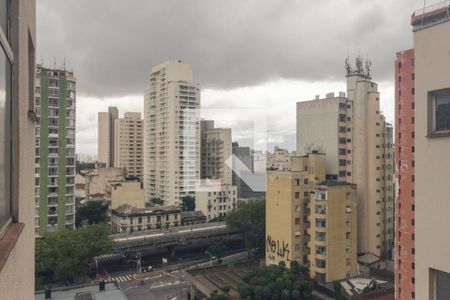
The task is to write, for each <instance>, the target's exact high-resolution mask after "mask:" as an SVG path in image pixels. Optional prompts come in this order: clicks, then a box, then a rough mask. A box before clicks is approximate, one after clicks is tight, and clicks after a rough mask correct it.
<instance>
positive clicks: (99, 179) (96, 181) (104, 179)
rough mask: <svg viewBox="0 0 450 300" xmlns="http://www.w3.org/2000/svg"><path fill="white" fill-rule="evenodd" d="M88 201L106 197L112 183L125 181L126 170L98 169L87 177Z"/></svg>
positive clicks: (87, 174) (90, 172)
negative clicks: (108, 186)
mask: <svg viewBox="0 0 450 300" xmlns="http://www.w3.org/2000/svg"><path fill="white" fill-rule="evenodd" d="M85 178H86V183H85V188H86V200H89V199H91V198H98V197H104V196H105V194H106V187H107V185H108V184H109V183H110V182H118V181H124V180H125V174H124V170H123V169H120V168H98V169H94V170H91V171H89V172H88V173H86V175H85Z"/></svg>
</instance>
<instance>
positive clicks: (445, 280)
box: [430, 269, 450, 300]
mask: <svg viewBox="0 0 450 300" xmlns="http://www.w3.org/2000/svg"><path fill="white" fill-rule="evenodd" d="M430 281H431V282H430V286H431V287H432V289H433V290H434V291H433V294H434V296H435V297H433V298H432V299H434V300H440V299H448V293H449V291H450V273H447V272H443V271H440V270H435V269H430Z"/></svg>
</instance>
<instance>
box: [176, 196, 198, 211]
mask: <svg viewBox="0 0 450 300" xmlns="http://www.w3.org/2000/svg"><path fill="white" fill-rule="evenodd" d="M180 209H181V211H194V210H195V197H192V196H185V197H183V198H181V204H180Z"/></svg>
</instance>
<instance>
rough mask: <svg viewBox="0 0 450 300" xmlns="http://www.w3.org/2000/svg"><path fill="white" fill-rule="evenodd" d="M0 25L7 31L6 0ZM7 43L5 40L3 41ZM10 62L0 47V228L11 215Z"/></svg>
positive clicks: (3, 3) (2, 4)
mask: <svg viewBox="0 0 450 300" xmlns="http://www.w3.org/2000/svg"><path fill="white" fill-rule="evenodd" d="M0 3H1V6H2V7H0V26H1V27H2V29H3V32H5V33H6V32H7V24H8V23H7V22H8V21H7V19H8V17H7V11H6V10H3V8H4V7H3V6H5V5H7V1H6V2H5V1H0ZM5 43H7V41H5ZM10 90H11V62H10V61H9V59H8V57H7V56H6V53H5V52H4V51H3V48H2V47H0V107H1V108H3V109H0V228H2V226H3V225H4V224H6V223H7V222H8V220H9V218H10V217H11V195H10V188H9V187H10V182H9V180H10V177H11V174H10V162H11V157H10V155H11V153H10V147H11V145H10V143H9V142H8V141H9V136H10V133H11V120H10V113H9V110H10V107H11V98H10V97H11V93H10Z"/></svg>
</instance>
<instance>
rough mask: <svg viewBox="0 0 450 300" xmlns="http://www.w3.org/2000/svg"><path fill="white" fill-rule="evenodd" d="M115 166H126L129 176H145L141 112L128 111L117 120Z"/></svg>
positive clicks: (126, 173) (140, 177) (126, 172)
mask: <svg viewBox="0 0 450 300" xmlns="http://www.w3.org/2000/svg"><path fill="white" fill-rule="evenodd" d="M114 126H115V129H114V134H115V138H114V147H115V149H114V167H116V168H124V169H125V175H126V176H127V177H136V178H139V179H142V177H143V154H142V152H143V148H144V145H143V138H142V131H143V121H142V119H141V113H136V112H126V113H125V114H124V117H123V118H119V119H117V120H116V121H115V124H114Z"/></svg>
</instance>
